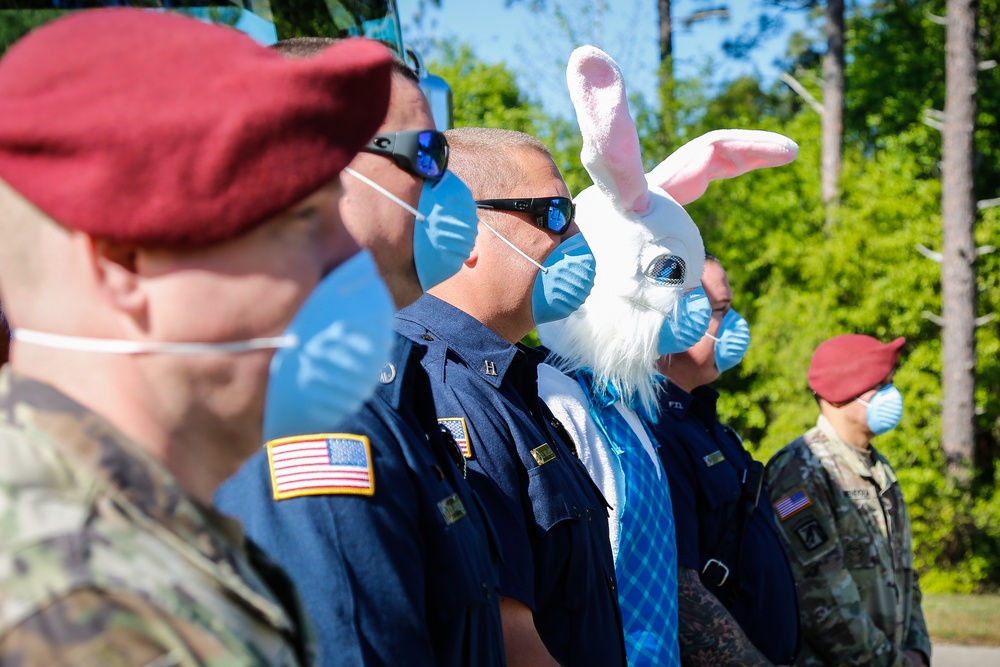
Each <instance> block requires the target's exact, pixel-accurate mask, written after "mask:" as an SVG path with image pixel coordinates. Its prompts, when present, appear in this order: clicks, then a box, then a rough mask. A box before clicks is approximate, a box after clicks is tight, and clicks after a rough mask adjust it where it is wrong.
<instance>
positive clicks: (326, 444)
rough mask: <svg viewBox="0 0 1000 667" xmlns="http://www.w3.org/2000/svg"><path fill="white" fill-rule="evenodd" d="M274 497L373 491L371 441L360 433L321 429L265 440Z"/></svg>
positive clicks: (366, 494)
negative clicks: (324, 431) (307, 433)
mask: <svg viewBox="0 0 1000 667" xmlns="http://www.w3.org/2000/svg"><path fill="white" fill-rule="evenodd" d="M267 462H268V465H269V466H270V468H271V491H272V492H273V494H274V499H275V500H286V499H288V498H296V497H299V496H320V495H336V494H351V495H359V496H370V495H372V494H373V493H375V474H374V471H373V469H372V450H371V443H370V442H369V441H368V438H366V437H365V436H363V435H353V434H349V433H321V434H317V435H298V436H294V437H291V438H279V439H278V440H272V441H271V442H269V443H267Z"/></svg>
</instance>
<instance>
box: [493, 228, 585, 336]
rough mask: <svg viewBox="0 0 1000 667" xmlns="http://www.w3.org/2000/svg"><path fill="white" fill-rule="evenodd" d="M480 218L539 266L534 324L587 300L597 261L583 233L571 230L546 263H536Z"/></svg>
mask: <svg viewBox="0 0 1000 667" xmlns="http://www.w3.org/2000/svg"><path fill="white" fill-rule="evenodd" d="M480 222H482V223H483V226H485V227H486V228H487V229H488V230H490V231H491V232H493V233H494V234H495V235H496V237H497V238H498V239H500V240H501V241H503V242H504V243H506V244H507V245H508V246H509V247H510V248H511V249H512V250H513V251H514V252H516V253H517V254H518V255H520V256H521V257H523V258H524V259H526V260H528V261H529V262H531V263H532V264H534V265H535V266H536V267H538V274H537V275H536V276H535V284H534V286H533V287H532V290H531V314H532V317H533V318H534V321H535V324H545V323H547V322H555V321H556V320H561V319H564V318H566V317H569V316H570V314H572V313H573V312H574V311H576V310H577V309H578V308H579V307H580V306H582V305H583V302H584V301H586V300H587V296H589V295H590V290H591V289H592V288H593V287H594V273H595V271H596V269H597V262H596V261H595V260H594V254H593V253H592V252H590V246H588V245H587V241H586V240H585V239H584V238H583V234H574V235H573V236H571V237H569V238H568V239H566V240H565V241H563V242H562V243H560V244H559V245H558V246H556V248H555V250H553V251H552V252H551V253H550V254H549V256H548V257H547V258H546V259H545V264H539V263H538V262H536V261H535V260H533V259H532V258H531V257H529V256H528V254H527V253H525V252H524V251H523V250H521V249H520V248H518V247H517V246H516V245H514V244H513V243H512V242H511V241H510V240H509V239H507V238H505V237H504V236H503V235H502V234H501V233H500V232H498V231H497V230H495V229H494V228H493V227H492V226H491V225H489V224H487V223H486V222H483V221H482V220H480Z"/></svg>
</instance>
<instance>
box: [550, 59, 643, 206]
mask: <svg viewBox="0 0 1000 667" xmlns="http://www.w3.org/2000/svg"><path fill="white" fill-rule="evenodd" d="M566 82H567V84H568V85H569V95H570V98H571V99H572V100H573V106H574V107H575V108H576V118H577V120H578V121H579V123H580V132H581V134H582V135H583V150H582V151H581V153H580V159H581V160H582V161H583V166H584V167H586V168H587V172H588V173H590V176H591V178H593V179H594V184H595V185H597V187H598V188H600V189H601V191H602V192H604V194H605V196H607V197H608V199H610V200H611V201H612V202H614V203H615V204H616V206H617V208H618V209H619V210H622V211H625V212H635V213H638V214H640V215H641V214H643V213H645V212H646V211H647V210H648V209H649V206H650V200H649V186H648V185H647V184H646V178H645V174H644V173H643V168H642V157H641V153H640V151H639V136H638V134H637V133H636V130H635V123H634V122H633V121H632V117H631V116H630V115H629V112H628V100H627V99H626V98H625V83H624V81H622V73H621V71H620V70H619V69H618V65H617V64H616V63H615V61H614V60H612V59H611V57H610V56H609V55H608V54H606V53H604V51H601V50H600V49H598V48H595V47H593V46H581V47H580V48H578V49H576V50H575V51H573V54H572V55H571V56H570V59H569V65H568V66H567V67H566Z"/></svg>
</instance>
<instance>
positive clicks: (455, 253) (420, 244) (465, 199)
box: [344, 167, 477, 292]
mask: <svg viewBox="0 0 1000 667" xmlns="http://www.w3.org/2000/svg"><path fill="white" fill-rule="evenodd" d="M344 171H345V172H346V173H348V174H350V175H351V176H353V177H354V178H356V179H358V180H359V181H361V182H362V183H365V184H366V185H368V186H370V187H371V188H373V189H375V190H376V191H378V192H379V193H380V194H382V195H383V196H385V197H387V198H389V199H391V200H392V201H394V202H396V203H397V204H399V205H400V206H402V207H403V208H404V209H406V210H407V211H409V212H410V213H412V214H413V216H414V218H415V221H414V223H413V262H414V264H415V265H416V269H417V279H418V280H419V281H420V288H421V289H423V290H424V291H425V292H426V291H427V290H429V289H430V288H432V287H434V286H435V285H437V284H439V283H442V282H444V281H445V280H447V279H448V278H451V277H452V276H453V275H455V274H456V273H457V272H458V270H459V269H460V268H462V263H463V262H464V261H465V260H466V259H468V257H469V254H470V253H471V252H472V247H473V245H475V243H476V230H477V226H476V223H477V220H476V202H475V200H474V199H473V198H472V193H471V192H470V191H469V188H468V187H466V185H465V183H463V182H462V179H460V178H459V177H458V176H455V175H454V174H453V173H451V172H450V171H447V172H445V174H444V177H443V178H441V180H439V181H437V182H433V181H425V182H424V189H423V190H422V191H421V192H420V202H419V204H418V207H417V208H416V209H415V208H413V207H412V206H410V205H409V204H407V203H406V202H405V201H403V200H402V199H400V198H399V197H397V196H396V195H394V194H392V193H391V192H389V191H388V190H386V189H385V188H384V187H382V186H381V185H379V184H378V183H376V182H375V181H373V180H371V179H370V178H368V177H367V176H365V175H363V174H360V173H358V172H357V171H355V170H354V169H351V168H350V167H347V168H345V169H344Z"/></svg>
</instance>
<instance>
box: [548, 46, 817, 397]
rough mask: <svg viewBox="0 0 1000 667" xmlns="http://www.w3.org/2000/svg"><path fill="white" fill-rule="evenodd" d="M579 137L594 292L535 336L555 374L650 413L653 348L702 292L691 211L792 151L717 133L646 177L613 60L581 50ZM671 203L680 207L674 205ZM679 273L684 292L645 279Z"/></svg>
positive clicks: (575, 70) (782, 142)
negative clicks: (671, 260)
mask: <svg viewBox="0 0 1000 667" xmlns="http://www.w3.org/2000/svg"><path fill="white" fill-rule="evenodd" d="M566 79H567V83H568V84H569V89H570V97H571V98H572V100H573V106H574V107H575V108H576V113H577V119H578V121H579V123H580V132H581V134H582V135H583V150H582V152H581V159H582V161H583V164H584V166H585V167H586V168H587V172H588V173H589V174H590V176H591V178H593V179H594V185H593V186H592V187H590V188H587V189H586V190H584V191H583V192H581V193H580V194H579V195H577V197H576V199H575V202H576V211H577V213H576V220H577V224H578V225H579V227H580V230H581V231H582V232H583V235H584V237H585V238H586V239H587V242H588V243H589V245H590V248H591V250H592V251H593V253H594V257H595V259H596V261H597V275H596V277H595V280H594V288H593V290H592V291H591V293H590V296H589V297H588V298H587V300H586V302H585V303H584V304H583V306H582V307H581V308H580V309H579V310H578V311H577V312H575V313H573V314H572V315H570V316H569V317H568V318H566V319H565V320H561V321H559V322H552V323H549V324H543V325H541V326H539V328H538V331H539V335H540V337H541V339H542V342H543V343H544V344H545V345H546V346H547V347H548V348H549V349H551V350H552V351H553V352H554V353H555V355H556V356H555V358H554V359H553V363H554V364H555V365H556V366H557V367H558V368H559V369H560V370H562V371H564V372H568V371H573V370H577V369H580V368H589V369H590V370H591V371H592V372H593V373H594V376H595V378H596V380H597V384H598V385H599V386H600V385H601V384H609V385H611V386H612V387H614V388H615V389H616V390H617V391H618V392H619V394H620V395H621V396H622V398H623V399H624V400H625V401H627V402H632V401H638V402H639V403H640V404H641V405H642V406H643V407H644V408H645V409H647V410H654V409H655V404H656V393H655V392H656V389H655V383H654V382H653V376H654V375H655V374H656V360H657V358H658V356H659V354H658V352H657V342H658V340H659V334H660V330H661V328H662V327H663V323H664V320H665V319H666V318H668V317H674V316H675V315H676V313H677V308H678V306H679V303H680V299H681V297H682V296H683V295H684V294H685V293H686V292H688V291H690V290H692V289H695V288H696V287H698V286H699V285H700V284H701V274H702V270H703V268H704V257H705V247H704V244H703V242H702V239H701V234H700V233H699V231H698V228H697V226H696V225H695V224H694V221H693V220H692V219H691V217H690V216H689V215H688V214H687V212H686V211H685V210H684V208H683V207H682V206H681V205H680V204H679V203H678V200H679V201H681V202H683V203H689V202H691V201H693V200H695V199H697V198H698V197H700V196H701V195H702V194H704V192H705V189H706V188H707V187H708V184H709V183H710V182H711V181H712V180H716V179H720V178H730V177H732V176H737V175H739V174H742V173H745V172H747V171H750V170H752V169H759V168H761V167H769V166H778V165H781V164H787V163H788V162H791V161H792V160H793V159H795V155H796V153H797V151H798V146H796V145H795V142H793V141H791V140H790V139H788V138H787V137H783V136H782V135H780V134H775V133H772V132H760V131H754V130H717V131H714V132H709V133H707V134H705V135H703V136H701V137H698V138H696V139H694V140H692V141H691V142H689V143H687V144H685V145H684V146H682V147H681V148H680V149H678V150H677V152H675V153H674V154H673V155H671V156H669V157H668V158H667V159H666V160H664V161H663V162H662V163H660V165H658V166H657V167H656V168H655V169H653V171H651V172H650V173H649V174H648V175H646V174H644V173H643V170H642V156H641V154H640V150H639V138H638V135H637V133H636V130H635V123H634V122H633V121H632V118H631V116H630V115H629V113H628V102H627V98H626V94H625V84H624V81H623V80H622V76H621V72H620V70H619V69H618V66H617V65H616V64H615V62H614V60H612V59H611V57H610V56H608V55H607V54H606V53H604V52H603V51H601V50H599V49H597V48H595V47H592V46H583V47H580V48H579V49H577V50H576V51H574V52H573V55H572V56H571V57H570V62H569V65H568V67H567V71H566ZM674 196H676V197H677V199H676V200H675V198H674ZM665 255H674V256H676V257H679V258H681V259H682V260H683V261H684V263H685V265H686V272H685V274H684V278H683V282H682V283H681V284H679V285H663V284H658V283H655V282H653V281H651V280H649V279H648V278H647V277H646V274H645V272H646V270H647V269H648V268H649V266H650V264H651V263H652V262H653V261H654V260H655V259H656V258H657V257H660V256H665Z"/></svg>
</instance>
